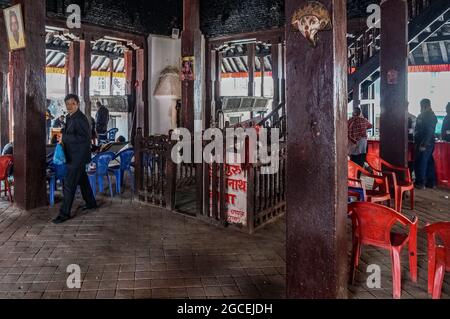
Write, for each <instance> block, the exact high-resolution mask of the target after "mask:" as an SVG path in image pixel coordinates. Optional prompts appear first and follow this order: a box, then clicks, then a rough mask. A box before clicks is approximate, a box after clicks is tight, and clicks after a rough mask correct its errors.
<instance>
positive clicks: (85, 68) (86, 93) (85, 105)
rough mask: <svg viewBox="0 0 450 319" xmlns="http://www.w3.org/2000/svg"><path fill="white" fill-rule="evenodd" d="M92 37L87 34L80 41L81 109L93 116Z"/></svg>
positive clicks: (87, 114)
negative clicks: (91, 92)
mask: <svg viewBox="0 0 450 319" xmlns="http://www.w3.org/2000/svg"><path fill="white" fill-rule="evenodd" d="M91 70H92V65H91V37H90V35H86V36H85V38H84V40H81V41H80V100H81V101H82V103H81V104H82V108H81V111H82V112H83V113H84V114H86V116H88V118H89V117H90V116H91V108H92V107H91V96H90V81H91V72H92V71H91Z"/></svg>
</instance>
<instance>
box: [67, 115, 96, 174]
mask: <svg viewBox="0 0 450 319" xmlns="http://www.w3.org/2000/svg"><path fill="white" fill-rule="evenodd" d="M62 133H63V136H62V142H63V144H64V151H65V154H66V162H67V164H69V165H71V166H77V167H80V168H82V166H83V165H86V164H88V163H89V162H90V161H91V128H90V126H89V122H88V119H87V118H86V116H85V115H84V114H83V113H82V112H81V111H80V110H78V111H76V112H75V113H74V114H72V115H68V116H67V119H66V126H65V128H64V129H63V131H62Z"/></svg>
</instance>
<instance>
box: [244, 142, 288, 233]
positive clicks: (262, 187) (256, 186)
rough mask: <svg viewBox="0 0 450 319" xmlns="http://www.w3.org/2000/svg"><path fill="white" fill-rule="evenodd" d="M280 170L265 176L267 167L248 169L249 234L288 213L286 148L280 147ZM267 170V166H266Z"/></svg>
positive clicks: (258, 165) (256, 165)
mask: <svg viewBox="0 0 450 319" xmlns="http://www.w3.org/2000/svg"><path fill="white" fill-rule="evenodd" d="M279 156H280V160H279V166H278V169H277V170H276V171H275V172H273V173H272V174H263V173H262V169H263V168H264V166H265V165H262V164H261V163H258V164H255V165H252V166H251V167H249V168H248V169H247V181H248V194H247V214H248V221H247V224H248V225H249V226H248V229H249V232H250V233H253V232H254V231H255V230H257V229H258V228H260V227H262V226H264V225H266V224H267V223H270V222H273V221H274V220H276V219H277V218H278V217H280V216H282V215H283V214H284V213H285V212H286V158H287V157H286V147H285V143H282V144H281V145H280V154H279ZM266 168H267V166H266Z"/></svg>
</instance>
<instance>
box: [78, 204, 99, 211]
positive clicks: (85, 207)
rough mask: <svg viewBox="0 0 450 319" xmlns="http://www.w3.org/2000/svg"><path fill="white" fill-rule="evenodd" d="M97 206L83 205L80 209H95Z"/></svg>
mask: <svg viewBox="0 0 450 319" xmlns="http://www.w3.org/2000/svg"><path fill="white" fill-rule="evenodd" d="M97 208H98V205H97V204H96V205H85V206H83V207H82V208H81V210H82V211H85V210H96V209H97Z"/></svg>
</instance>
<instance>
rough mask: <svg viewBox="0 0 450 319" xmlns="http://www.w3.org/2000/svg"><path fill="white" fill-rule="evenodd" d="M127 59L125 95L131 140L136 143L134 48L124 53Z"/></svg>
mask: <svg viewBox="0 0 450 319" xmlns="http://www.w3.org/2000/svg"><path fill="white" fill-rule="evenodd" d="M124 59H125V78H126V83H125V95H126V96H127V99H128V134H129V140H130V141H132V143H134V135H135V131H134V129H135V126H134V120H135V114H136V113H135V111H136V108H135V106H136V90H135V89H134V86H135V84H136V54H135V51H134V50H130V49H128V50H126V51H125V53H124ZM133 145H134V144H133Z"/></svg>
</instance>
